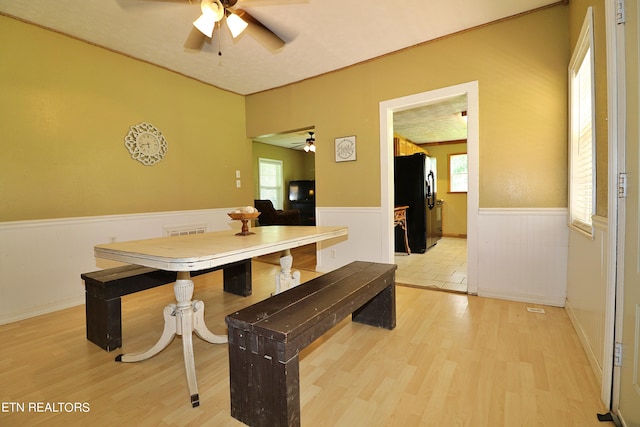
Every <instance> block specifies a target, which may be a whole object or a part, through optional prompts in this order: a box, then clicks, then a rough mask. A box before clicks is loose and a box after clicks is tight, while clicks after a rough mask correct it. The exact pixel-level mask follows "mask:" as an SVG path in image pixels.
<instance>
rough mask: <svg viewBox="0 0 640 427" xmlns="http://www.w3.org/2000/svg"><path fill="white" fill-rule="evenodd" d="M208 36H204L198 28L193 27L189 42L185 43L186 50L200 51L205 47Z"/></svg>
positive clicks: (188, 37)
mask: <svg viewBox="0 0 640 427" xmlns="http://www.w3.org/2000/svg"><path fill="white" fill-rule="evenodd" d="M206 38H207V36H205V35H204V34H202V33H201V32H200V31H199V30H198V29H197V28H195V27H191V32H190V33H189V36H187V40H186V41H185V42H184V48H185V49H188V50H195V51H199V50H201V49H202V46H204V42H205V40H206Z"/></svg>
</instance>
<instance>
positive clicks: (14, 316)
mask: <svg viewBox="0 0 640 427" xmlns="http://www.w3.org/2000/svg"><path fill="white" fill-rule="evenodd" d="M79 305H84V296H80V297H75V298H71V299H68V300H65V301H57V302H55V303H51V304H46V305H41V306H38V307H32V308H29V309H26V310H21V311H16V312H13V313H6V314H2V315H0V325H5V324H7V323H12V322H18V321H20V320H25V319H30V318H32V317H36V316H42V315H43V314H49V313H53V312H54V311H58V310H64V309H67V308H71V307H77V306H79Z"/></svg>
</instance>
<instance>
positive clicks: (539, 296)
mask: <svg viewBox="0 0 640 427" xmlns="http://www.w3.org/2000/svg"><path fill="white" fill-rule="evenodd" d="M478 234H479V238H478V241H479V243H478V252H479V253H478V257H479V258H478V259H479V271H478V276H479V278H478V280H479V283H478V295H480V296H484V297H493V298H501V299H508V300H514V301H524V302H531V303H538V304H546V305H552V306H557V307H564V304H565V297H566V286H567V256H568V227H567V210H566V209H480V211H479V216H478Z"/></svg>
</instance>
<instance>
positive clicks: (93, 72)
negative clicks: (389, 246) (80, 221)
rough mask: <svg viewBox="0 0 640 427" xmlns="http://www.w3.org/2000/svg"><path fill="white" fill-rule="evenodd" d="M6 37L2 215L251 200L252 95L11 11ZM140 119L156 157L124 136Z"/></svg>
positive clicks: (2, 35) (1, 82)
mask: <svg viewBox="0 0 640 427" xmlns="http://www.w3.org/2000/svg"><path fill="white" fill-rule="evenodd" d="M0 39H2V40H4V41H5V42H3V43H1V44H0V64H2V66H0V94H2V95H1V96H0V120H1V121H2V126H1V128H2V137H1V139H0V147H1V149H2V154H1V155H0V221H12V220H28V219H42V218H60V217H74V216H87V215H104V214H122V213H135V212H154V211H172V210H182V209H203V208H215V207H226V206H242V205H246V204H250V203H252V197H253V188H252V183H253V177H252V174H253V169H252V163H251V141H250V140H248V139H247V138H246V135H245V107H244V97H242V96H239V95H235V94H232V93H229V92H226V91H222V90H219V89H216V88H213V87H211V86H209V85H205V84H202V83H199V82H196V81H195V80H192V79H188V78H185V77H183V76H180V75H178V74H176V73H173V72H169V71H166V70H163V69H161V68H158V67H155V66H152V65H149V64H146V63H143V62H140V61H136V60H133V59H130V58H128V57H125V56H122V55H119V54H116V53H112V52H109V51H107V50H104V49H101V48H97V47H95V46H92V45H89V44H86V43H82V42H79V41H77V40H74V39H71V38H68V37H65V36H62V35H60V34H57V33H54V32H51V31H46V30H43V29H40V28H38V27H35V26H31V25H28V24H24V23H22V22H19V21H16V20H13V19H11V18H7V17H4V16H0ZM9 41H11V42H9ZM140 122H150V123H152V124H153V125H155V126H156V127H157V128H159V129H160V130H161V131H162V132H163V134H164V136H165V138H166V139H167V141H168V142H169V150H168V152H167V155H166V157H165V159H164V160H163V161H162V162H160V163H159V164H157V165H155V166H144V165H142V164H141V163H139V162H137V161H135V160H133V159H131V157H130V154H129V152H128V151H127V149H126V148H125V146H124V137H125V135H126V134H127V132H128V131H129V127H130V126H132V125H135V124H138V123H140ZM236 170H241V173H242V176H243V181H244V184H245V185H243V187H242V188H241V189H236V186H235V171H236Z"/></svg>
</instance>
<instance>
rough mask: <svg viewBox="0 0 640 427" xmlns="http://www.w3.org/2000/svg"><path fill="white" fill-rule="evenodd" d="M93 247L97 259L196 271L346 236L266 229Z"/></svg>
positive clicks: (340, 230)
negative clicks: (250, 232)
mask: <svg viewBox="0 0 640 427" xmlns="http://www.w3.org/2000/svg"><path fill="white" fill-rule="evenodd" d="M251 231H252V232H254V233H255V234H250V235H247V236H236V232H237V230H235V229H233V230H228V231H216V232H212V233H202V234H191V235H186V236H172V237H159V238H154V239H143V240H131V241H127V242H114V243H105V244H101V245H96V246H95V247H94V254H95V256H96V257H97V258H104V259H110V260H113V261H120V262H125V263H129V264H136V265H142V266H145V267H153V268H159V269H161V270H167V271H196V270H202V269H205V268H211V267H218V266H221V265H224V264H229V263H231V262H236V261H242V260H245V259H249V258H253V257H256V256H260V255H266V254H270V253H274V252H279V251H283V250H286V249H292V248H296V247H299V246H304V245H308V244H310V243H315V242H320V241H322V240H327V239H333V238H336V237H340V236H346V235H347V233H348V230H347V227H317V226H277V225H274V226H268V227H255V228H252V229H251Z"/></svg>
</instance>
